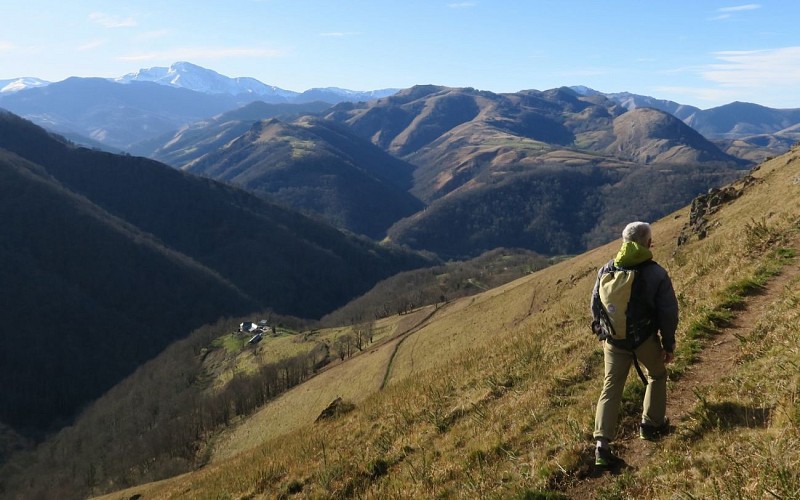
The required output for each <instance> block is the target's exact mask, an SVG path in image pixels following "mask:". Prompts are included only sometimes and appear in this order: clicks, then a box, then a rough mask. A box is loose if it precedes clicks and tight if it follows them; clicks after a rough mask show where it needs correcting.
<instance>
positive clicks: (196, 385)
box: [0, 63, 800, 498]
mask: <svg viewBox="0 0 800 500" xmlns="http://www.w3.org/2000/svg"><path fill="white" fill-rule="evenodd" d="M162 69H163V70H165V71H161V70H162ZM156 70H157V71H156ZM177 73H180V74H181V76H183V77H186V76H188V75H192V76H193V77H194V78H184V80H183V81H185V82H194V84H197V82H204V83H203V84H202V85H199V86H195V87H193V88H187V87H182V86H179V85H175V84H174V83H173V82H175V81H180V80H175V78H174V77H175V75H176V74H177ZM168 76H169V78H167V77H168ZM126 78H127V79H126ZM126 78H122V79H118V80H117V81H115V80H108V79H99V78H87V79H83V78H71V79H68V80H65V81H63V82H57V83H52V84H48V83H47V82H39V81H33V80H31V82H32V85H33V88H30V89H22V90H18V91H15V92H12V93H4V94H3V95H0V108H8V109H9V110H10V111H0V176H1V177H2V183H0V186H2V190H3V194H2V197H0V200H2V202H1V203H0V221H2V223H0V224H1V225H2V227H0V230H1V231H2V235H3V240H2V241H0V271H2V274H1V275H2V282H1V283H0V284H2V287H1V288H2V290H3V292H2V295H3V303H4V304H5V305H6V307H4V309H3V310H2V311H0V320H1V321H2V324H4V325H10V326H7V327H6V328H5V329H4V333H3V335H2V346H0V347H2V349H0V361H1V362H0V382H2V383H3V385H4V386H5V387H9V388H11V389H10V390H8V391H4V394H3V396H2V398H0V458H2V463H0V495H4V494H10V495H11V496H12V497H19V498H35V497H45V498H46V497H48V495H58V496H62V497H86V496H95V495H97V496H100V495H104V494H108V495H109V496H108V498H131V497H136V496H137V495H141V498H170V497H186V496H192V497H220V496H236V497H253V498H261V497H265V498H267V497H277V496H282V497H288V496H292V495H298V496H301V497H341V496H348V497H352V496H357V497H433V496H441V497H450V496H454V495H460V494H469V495H470V496H489V497H519V498H538V497H539V496H538V495H545V494H547V495H552V497H553V498H568V497H572V496H574V495H576V494H578V492H581V491H584V492H585V491H587V490H586V489H587V488H592V489H594V490H597V491H601V492H602V493H601V494H602V495H607V496H608V497H613V496H614V495H617V494H618V495H621V496H623V497H631V496H633V497H654V498H661V497H663V498H667V497H673V496H675V495H684V494H686V495H689V496H697V497H705V496H708V495H710V494H713V493H714V492H719V491H732V490H728V489H726V488H728V486H727V484H729V483H726V482H725V480H724V478H726V477H727V478H728V479H731V477H730V476H726V473H725V470H726V469H725V463H724V460H725V456H727V455H725V454H716V455H715V454H713V453H711V452H709V451H708V450H709V449H714V448H715V447H717V448H720V447H721V448H722V449H726V450H732V449H743V448H742V447H744V448H746V449H747V450H749V452H752V453H754V454H755V455H757V456H758V457H759V458H757V459H756V460H754V462H753V464H751V465H747V466H744V465H739V464H738V463H737V465H736V467H735V473H736V474H737V475H736V477H735V478H732V479H734V480H736V481H740V482H741V486H742V487H745V486H746V487H747V488H749V489H750V491H755V492H760V493H761V494H767V493H772V492H778V493H777V495H778V496H781V495H783V496H786V497H791V495H792V494H793V493H796V492H797V491H798V490H797V488H796V484H797V481H798V478H797V476H796V473H794V472H793V471H794V470H795V469H794V468H793V466H792V464H796V463H798V462H797V460H798V457H797V453H796V452H795V451H793V447H792V446H793V445H792V443H794V442H796V436H797V418H796V417H797V413H798V409H797V408H796V406H797V405H796V404H795V403H796V401H795V399H796V398H795V397H794V395H793V394H794V392H796V390H797V387H795V386H796V385H797V384H796V382H797V381H796V380H794V378H792V377H788V378H787V379H786V380H784V381H782V382H781V383H780V384H775V385H774V386H769V384H768V383H767V380H768V378H769V377H768V372H769V368H768V367H769V366H770V363H771V362H772V361H773V360H776V361H775V362H777V363H780V364H781V366H783V367H790V366H796V364H797V363H798V362H800V360H798V359H797V356H796V353H797V346H796V345H795V342H794V336H792V335H789V334H787V332H791V331H792V326H791V325H793V324H794V323H793V322H794V321H795V319H796V318H794V316H795V315H796V314H795V313H796V307H795V306H796V304H797V290H798V288H797V279H796V276H795V274H796V262H795V261H796V253H797V251H798V248H797V245H796V241H797V235H798V234H800V225H799V224H800V212H798V209H797V207H798V204H797V203H796V200H797V199H798V194H799V193H798V186H799V185H800V184H799V183H798V181H797V179H798V178H800V173H798V170H797V169H798V165H800V159H798V154H800V153H798V150H797V141H798V140H799V139H800V134H798V132H797V130H798V126H799V125H798V124H800V114H798V111H797V110H775V109H769V108H764V107H761V106H758V105H751V104H747V103H732V104H730V105H728V106H723V107H721V108H717V109H711V110H700V109H698V108H694V107H691V106H684V105H680V104H678V103H673V102H670V101H661V100H657V99H654V98H647V97H644V96H637V95H633V94H627V93H620V94H603V93H599V92H596V91H593V90H591V89H588V88H586V87H561V88H556V89H550V90H545V91H538V90H524V91H519V92H515V93H493V92H488V91H482V90H476V89H473V88H453V87H445V86H437V85H418V86H414V87H410V88H407V89H388V90H384V91H374V92H371V93H370V92H365V93H361V94H356V93H348V92H346V91H342V90H341V89H338V90H337V89H312V90H313V91H309V92H308V93H306V94H304V95H301V94H299V93H288V92H287V91H282V90H281V89H278V88H269V87H267V86H261V85H259V82H255V81H249V80H246V79H238V80H236V81H233V80H232V79H227V77H222V76H221V75H218V74H216V73H214V72H209V70H205V69H204V68H200V67H198V66H194V65H190V64H188V63H184V64H176V65H175V67H171V68H169V69H168V70H167V69H166V68H153V71H150V72H146V71H142V72H140V73H137V74H131V75H126ZM243 88H244V89H249V90H247V92H240V90H241V89H243ZM317 98H319V99H317ZM326 99H327V100H326ZM109 105H110V106H111V107H112V108H113V109H114V111H113V112H111V111H110V108H108V107H107V106H109ZM29 120H30V121H29ZM35 123H39V124H40V125H41V126H40V125H36V124H35ZM42 126H43V127H44V128H42ZM58 134H63V135H64V136H66V137H67V138H66V139H65V137H64V136H62V135H58ZM126 151H127V152H126ZM131 153H133V154H135V155H136V156H132V155H131ZM162 162H163V163H162ZM630 220H648V221H654V226H653V227H654V231H655V234H654V236H655V241H656V246H655V248H654V250H655V254H656V259H657V260H658V261H659V262H660V263H662V265H664V266H665V267H666V268H667V269H668V270H669V272H670V274H671V275H672V276H673V279H674V281H675V284H676V289H677V290H678V291H679V301H680V303H681V309H682V320H681V326H680V330H679V341H678V345H679V352H678V362H677V363H676V365H675V366H674V367H673V371H672V375H671V378H670V384H671V390H674V391H675V393H676V394H677V395H678V399H679V401H678V403H677V404H676V406H675V408H674V411H675V412H676V413H675V420H676V427H677V431H676V433H675V435H674V436H670V438H669V439H668V440H667V441H665V442H664V443H663V445H661V444H659V445H657V446H655V447H648V448H647V449H646V450H645V449H644V448H642V447H637V446H635V445H633V444H631V443H630V440H629V439H628V435H629V430H630V428H632V426H634V425H635V420H636V414H635V412H634V411H633V410H631V409H628V410H625V412H624V413H625V414H624V416H623V421H622V422H621V427H620V431H621V435H622V436H624V437H623V449H624V450H626V453H627V455H626V460H627V461H629V463H630V464H631V465H632V467H633V470H626V471H616V472H612V474H609V475H602V474H597V471H593V470H592V469H591V465H590V464H589V462H588V460H589V458H590V457H589V453H590V451H589V449H588V447H587V446H589V444H590V443H589V440H588V438H587V432H589V431H588V421H589V419H590V417H591V415H590V414H591V411H592V405H593V398H596V394H595V393H596V392H597V389H598V387H599V386H598V384H599V382H600V378H602V377H601V373H600V372H599V370H601V369H602V362H601V360H600V358H599V357H598V354H599V351H598V349H597V346H596V344H594V343H593V340H592V338H591V336H590V335H589V334H588V333H589V332H588V327H587V326H586V317H587V315H588V311H587V302H588V290H589V289H590V288H591V285H592V283H593V280H594V274H595V272H596V269H597V268H598V267H599V266H600V265H602V264H603V263H604V262H605V261H607V259H608V258H609V256H610V255H611V254H613V252H615V251H616V247H617V246H618V240H617V238H618V235H619V230H620V229H621V227H622V226H623V225H624V224H625V223H627V222H628V221H630ZM764 290H768V292H764V293H768V294H769V295H768V297H769V299H768V300H767V299H765V298H763V297H761V296H759V293H762V291H764ZM768 303H769V304H768ZM742 308H745V309H747V308H754V309H758V310H762V309H765V308H770V311H771V313H770V314H758V315H755V314H753V315H752V316H750V315H747V316H740V315H739V312H740V311H741V309H742ZM737 318H739V319H738V320H737ZM742 318H750V321H748V322H752V323H754V325H752V326H748V325H746V324H741V323H737V326H736V329H735V334H733V333H730V332H728V330H729V329H731V328H732V327H731V325H732V324H733V323H734V322H735V321H740V322H741V321H744V319H742ZM260 319H263V320H264V321H265V322H266V323H267V324H270V325H274V330H272V329H270V330H267V331H264V332H262V337H261V338H260V341H258V342H255V341H254V342H252V343H249V342H248V340H249V339H250V337H251V335H247V334H245V333H236V331H237V329H238V325H240V324H242V323H244V322H247V321H257V320H260ZM42 325H58V328H57V330H58V331H57V333H56V334H54V333H53V332H51V331H50V329H49V328H45V327H43V326H42ZM726 332H727V333H726ZM55 337H57V340H58V341H57V342H56V341H54V338H55ZM717 342H724V344H725V349H726V350H725V353H726V354H725V356H726V359H725V360H722V359H720V358H719V355H718V354H715V353H716V352H717V351H718V349H717V348H718V345H719V344H717ZM728 358H732V359H735V362H733V363H729V361H730V360H729V359H728ZM722 363H728V364H725V365H724V366H725V367H726V368H725V369H724V370H722V369H721V368H719V367H720V366H722ZM711 365H713V366H711ZM704 366H705V367H707V368H708V369H709V370H710V373H712V374H713V375H708V376H706V377H705V378H703V379H702V381H703V383H702V384H700V383H695V382H691V381H693V380H695V379H696V378H697V372H696V370H703V369H704ZM634 382H635V381H634V380H633V379H632V380H631V382H629V384H628V388H627V389H626V402H627V403H626V404H628V403H632V402H635V401H636V400H637V398H639V397H640V396H641V394H640V392H641V389H640V388H637V387H636V386H635V384H634ZM689 383H691V384H692V387H694V388H696V390H694V391H689V390H688V389H687V388H686V387H688V384H689ZM693 394H694V395H695V396H696V399H693V397H692V395H693ZM333 403H336V404H333ZM633 406H635V405H633ZM709 408H714V409H715V411H716V412H717V413H718V414H719V416H718V417H717V416H714V414H712V413H709ZM737 408H738V409H737ZM742 411H744V412H745V413H746V412H751V413H752V412H760V413H758V414H759V415H764V418H760V419H755V420H753V421H749V420H747V419H746V418H745V419H743V418H740V415H739V413H741V412H742ZM328 413H329V414H328ZM323 414H325V415H324V416H323ZM770 442H773V443H774V446H775V448H770V446H772V445H769V444H768V443H770ZM777 449H780V450H781V454H782V457H781V458H780V459H777V458H776V456H775V453H774V450H777ZM726 453H734V452H732V451H727V452H726ZM652 457H663V458H664V461H663V462H661V463H656V460H654V459H652ZM776 460H777V461H778V462H780V463H781V464H784V465H785V467H784V466H783V465H781V466H780V467H778V468H776V469H774V470H773V469H772V468H771V465H772V464H773V463H774V462H775V461H776ZM665 464H666V465H665ZM710 471H714V473H711V472H710ZM689 476H691V477H692V478H694V481H693V482H690V481H688V480H686V479H682V478H686V477H689ZM33 478H39V480H36V481H34V480H33ZM170 478H171V479H170ZM720 478H723V479H720ZM644 479H647V481H645V480H644ZM671 481H672V482H671ZM126 488H130V489H126ZM114 492H116V493H114ZM774 495H775V493H773V496H774ZM137 498H138V497H137Z"/></svg>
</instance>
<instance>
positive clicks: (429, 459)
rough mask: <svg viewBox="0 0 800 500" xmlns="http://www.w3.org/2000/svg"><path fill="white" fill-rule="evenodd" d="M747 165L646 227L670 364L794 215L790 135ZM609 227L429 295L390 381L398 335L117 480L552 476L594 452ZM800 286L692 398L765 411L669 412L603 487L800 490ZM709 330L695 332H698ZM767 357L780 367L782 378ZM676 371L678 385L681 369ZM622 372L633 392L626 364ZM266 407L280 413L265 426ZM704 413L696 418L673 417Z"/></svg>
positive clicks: (235, 486)
mask: <svg viewBox="0 0 800 500" xmlns="http://www.w3.org/2000/svg"><path fill="white" fill-rule="evenodd" d="M754 176H755V177H756V178H758V179H760V180H759V181H758V182H756V183H754V184H752V185H751V186H749V187H748V188H747V189H746V191H745V194H744V195H743V196H742V197H740V198H738V199H736V200H735V201H733V202H732V203H730V204H728V205H726V206H724V207H723V208H722V209H721V210H719V211H718V212H716V213H714V214H713V215H711V216H710V217H709V222H710V227H712V229H711V230H710V232H709V235H708V237H706V238H705V239H703V240H700V241H698V240H697V238H696V237H695V238H692V239H690V241H689V243H687V244H686V245H684V246H681V247H676V243H675V242H676V240H677V238H678V235H679V233H680V231H681V228H682V226H683V225H684V224H685V223H686V222H687V220H688V218H689V210H688V208H686V209H683V210H680V211H678V212H676V213H675V214H673V215H671V216H668V217H666V218H664V219H663V220H661V221H659V222H658V223H657V224H656V225H655V227H654V240H655V249H654V253H655V256H656V260H658V261H659V262H661V263H662V265H664V266H665V267H667V268H668V270H669V271H670V273H671V275H672V276H673V281H674V283H675V288H676V290H677V291H678V294H679V300H680V303H681V306H682V316H681V325H680V327H679V332H678V345H679V353H678V354H679V359H678V363H677V364H676V366H677V367H685V366H688V365H690V364H691V363H692V362H693V361H692V359H693V353H692V352H691V351H690V350H689V349H688V348H687V347H688V346H691V345H692V344H693V343H694V342H693V341H692V339H693V338H695V337H698V335H697V331H698V328H697V326H698V325H701V324H703V323H704V322H707V321H708V319H709V317H712V316H713V315H712V314H711V312H713V311H720V310H722V311H723V312H724V311H725V307H723V306H724V304H725V303H726V302H727V301H728V300H729V298H730V297H729V296H730V294H731V291H730V290H731V289H730V286H731V285H732V284H734V283H737V282H741V281H743V280H747V279H749V278H751V277H752V276H754V275H756V274H758V273H759V268H760V267H763V266H764V265H766V264H774V262H776V257H775V255H774V253H773V252H772V251H771V250H772V249H773V248H775V247H782V246H788V245H789V242H788V240H786V241H784V240H782V239H781V238H780V235H781V234H782V233H783V232H789V233H794V234H796V233H797V232H798V230H800V204H799V203H798V199H800V151H798V150H797V149H795V150H794V151H792V152H790V153H788V154H787V155H784V156H782V157H779V158H776V159H775V160H772V161H770V162H767V163H765V164H764V165H762V167H761V168H760V169H759V170H758V171H756V172H755V173H754ZM617 245H618V242H614V243H611V244H609V245H606V246H604V247H600V248H598V249H595V250H593V251H591V252H588V253H586V254H583V255H580V256H578V257H576V258H574V259H571V260H569V261H565V262H563V263H560V264H558V265H555V266H552V267H550V268H547V269H545V270H542V271H540V272H537V273H535V274H533V275H531V276H529V277H525V278H522V279H520V280H517V281H516V282H514V283H511V284H509V285H506V286H503V287H500V288H498V289H495V290H491V291H489V292H486V293H484V294H482V295H480V296H476V297H470V298H466V299H462V300H459V301H455V302H453V303H451V304H449V305H447V306H446V307H444V308H442V309H441V310H439V311H437V312H436V314H434V315H433V316H432V318H431V320H430V322H429V324H428V325H427V326H425V327H423V328H422V329H420V330H418V331H416V332H415V333H409V334H408V335H407V336H405V337H403V338H402V339H403V341H402V343H401V344H400V346H399V347H398V350H397V354H396V355H395V356H394V361H393V363H392V367H391V372H390V375H391V376H390V378H389V382H390V383H389V384H388V386H387V387H386V388H385V389H384V390H382V391H378V392H374V391H377V388H378V387H379V383H378V380H377V378H378V377H382V376H383V374H385V370H383V369H382V367H383V368H385V364H382V363H384V360H387V359H389V357H390V353H389V352H390V350H391V349H393V345H392V344H386V345H384V346H382V347H376V348H375V349H374V352H367V353H366V354H362V355H360V356H356V357H354V358H352V359H351V360H350V361H348V362H345V363H342V364H341V365H338V367H335V368H332V369H330V370H327V371H326V372H324V373H323V374H322V375H319V376H317V377H316V378H314V379H312V380H311V381H309V382H307V383H306V384H303V385H302V386H300V387H298V388H295V389H294V390H292V391H290V392H289V393H287V394H286V395H284V397H282V398H280V399H279V400H278V401H276V402H275V403H272V404H270V405H268V406H267V407H265V408H264V409H263V410H262V412H261V413H259V414H256V415H255V416H254V417H252V419H251V420H250V421H248V422H245V423H244V424H243V425H241V426H240V427H239V428H237V429H232V430H231V434H230V436H229V437H228V438H227V439H226V440H223V441H222V445H221V446H220V448H219V449H218V455H217V457H218V459H219V460H217V461H216V462H214V463H212V464H211V465H209V466H207V467H205V468H204V469H202V470H199V471H197V472H196V473H194V474H191V475H186V476H181V477H179V478H175V479H174V480H172V481H166V482H162V483H159V484H153V485H145V486H142V487H139V488H134V489H131V490H128V491H127V492H125V493H124V494H126V495H130V494H133V493H144V494H145V498H155V497H158V498H161V497H172V496H174V497H180V496H186V495H191V496H196V497H203V498H206V497H227V496H232V497H240V496H254V497H260V496H266V497H273V496H276V495H278V494H281V493H287V494H289V493H300V494H301V495H302V496H304V497H306V496H307V497H315V496H323V497H326V496H342V495H345V496H349V495H357V496H365V497H432V496H444V497H448V496H458V495H466V496H481V495H492V496H502V497H508V496H524V495H525V494H529V493H531V492H534V491H540V490H561V491H564V490H565V489H566V488H568V487H569V484H570V483H571V482H572V481H573V480H574V479H575V478H576V477H579V476H580V475H581V469H582V467H584V466H585V462H586V460H587V457H588V454H589V452H590V446H591V445H590V439H589V437H590V432H591V427H592V419H593V410H594V404H595V401H596V398H597V394H598V393H599V388H600V384H601V372H602V362H601V358H600V356H599V354H600V351H599V348H598V345H597V344H596V342H595V341H594V340H593V339H592V337H591V335H590V334H589V332H588V326H587V322H588V319H587V315H588V312H587V300H588V295H589V291H590V289H591V286H592V282H593V279H594V269H596V268H597V267H598V266H600V265H601V264H602V263H603V262H605V261H606V260H607V259H608V258H609V257H610V256H611V255H613V253H614V252H615V250H616V247H617ZM799 290H800V285H798V283H797V281H793V282H791V285H790V286H788V287H786V289H785V290H784V291H783V292H782V295H781V298H780V300H779V301H778V302H777V303H776V304H775V305H774V308H773V310H772V312H771V314H769V315H767V316H765V317H764V320H763V321H762V322H761V323H759V325H758V326H757V327H756V329H754V330H753V335H752V336H751V337H750V338H743V339H742V340H741V342H742V345H741V348H740V352H741V354H740V357H741V360H740V363H739V364H737V365H736V370H735V372H734V373H731V374H730V375H729V376H728V377H726V378H725V379H723V380H721V381H718V383H717V384H715V385H716V388H714V389H713V390H709V392H708V394H707V395H706V396H704V398H705V399H699V400H698V409H697V411H698V413H697V415H702V414H703V412H702V410H703V409H704V408H724V407H725V404H726V403H730V402H731V400H733V401H738V402H739V403H740V404H745V403H746V406H745V407H747V408H761V407H763V408H768V409H769V412H768V414H769V415H770V417H769V418H767V419H762V420H754V421H753V423H748V421H744V422H743V423H741V424H740V425H734V426H730V425H723V424H722V423H721V421H720V420H714V419H713V418H710V417H709V418H706V419H702V418H699V417H695V418H689V419H687V420H685V421H677V420H678V419H676V418H673V420H674V421H675V423H676V424H677V425H678V430H679V432H678V433H677V435H678V436H681V435H691V436H694V437H692V438H691V439H690V438H680V437H676V438H675V439H673V440H670V441H669V442H667V443H665V444H664V447H663V449H661V450H660V451H659V452H658V453H656V454H655V455H654V458H653V459H651V460H650V461H646V463H645V465H644V466H642V467H641V468H640V469H639V470H638V471H636V472H629V473H626V474H623V475H622V476H621V477H620V478H618V480H617V481H615V482H614V483H613V484H612V485H611V487H610V488H611V489H607V490H603V491H599V492H598V494H599V495H600V496H604V495H605V496H607V497H609V498H610V497H643V496H646V497H660V498H670V497H673V496H675V495H678V494H680V495H687V496H688V495H689V494H691V495H694V496H696V497H709V496H715V495H716V496H728V493H730V494H731V495H733V494H735V492H736V491H749V492H751V493H753V494H756V496H761V495H763V494H766V492H767V491H773V492H775V493H776V494H778V495H783V496H784V497H791V495H792V494H797V492H798V482H800V478H798V475H797V474H798V473H797V470H798V468H797V467H796V465H797V464H798V463H800V455H798V449H800V447H798V446H797V445H798V439H799V436H800V403H798V401H800V398H799V397H798V393H800V379H799V378H798V377H797V375H796V373H797V370H796V367H797V366H798V364H800V345H798V339H797V335H796V333H795V330H796V327H795V326H793V325H796V324H797V310H798V307H797V305H798V304H799V303H800V291H799ZM404 319H405V318H404ZM399 340H400V339H398V341H399ZM704 341H705V340H703V339H702V336H700V338H699V339H698V340H697V341H696V342H698V343H699V344H700V345H702V343H703V342H704ZM699 366H700V365H699ZM775 366H779V367H782V373H784V374H788V376H785V377H780V378H779V380H778V382H779V383H776V378H775V376H774V373H773V372H774V369H775V368H774V367H775ZM792 367H794V369H793V368H792ZM792 374H794V375H792ZM677 375H679V373H678V374H676V376H674V377H673V379H674V380H673V382H672V383H671V384H672V387H673V390H674V389H675V387H678V386H679V384H680V383H681V381H680V378H679V377H678V376H677ZM631 377H632V378H631V379H630V380H631V384H630V388H631V392H632V393H634V394H635V392H636V391H635V390H634V389H635V388H636V384H638V382H636V381H635V380H634V378H633V377H635V374H634V375H632V376H631ZM334 381H335V382H334ZM371 391H373V393H372V394H370V392H371ZM336 395H340V396H342V397H344V398H345V399H350V400H351V401H354V402H356V404H357V406H356V409H355V411H352V412H350V413H348V414H346V415H344V416H340V417H339V418H337V419H334V420H331V421H328V422H324V423H319V424H311V423H310V422H311V421H313V419H314V418H316V416H317V415H318V414H319V411H320V410H321V409H322V408H324V406H325V405H326V404H327V403H328V402H330V400H332V399H333V397H335V396H336ZM630 400H631V402H632V403H633V404H632V405H631V407H632V408H633V409H632V410H627V411H624V412H623V419H622V422H621V432H622V433H623V434H625V433H628V432H630V429H631V428H632V427H633V424H635V422H636V419H637V412H638V409H637V406H638V403H637V399H636V398H635V397H631V398H630ZM706 414H708V412H706ZM270 422H279V424H278V425H280V427H278V428H275V429H273V430H271V431H270V430H268V429H269V426H270ZM256 428H260V429H262V432H259V433H256V432H253V429H256ZM698 428H699V429H701V430H702V432H701V433H699V434H698V433H697V432H683V431H692V430H693V429H694V430H696V429H698ZM265 429H266V430H265ZM698 435H699V437H698ZM226 457H231V458H226ZM745 457H747V460H746V461H744V460H740V459H743V458H745ZM121 495H122V493H118V494H116V495H111V498H119V497H120V496H121Z"/></svg>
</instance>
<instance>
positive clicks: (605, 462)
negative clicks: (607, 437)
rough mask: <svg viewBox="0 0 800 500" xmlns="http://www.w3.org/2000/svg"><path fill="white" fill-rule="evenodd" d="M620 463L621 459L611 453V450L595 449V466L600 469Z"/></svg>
mask: <svg viewBox="0 0 800 500" xmlns="http://www.w3.org/2000/svg"><path fill="white" fill-rule="evenodd" d="M618 462H619V457H617V456H616V455H614V454H613V453H611V448H600V447H598V448H595V449H594V464H595V465H597V466H598V467H611V466H612V465H615V464H616V463H618Z"/></svg>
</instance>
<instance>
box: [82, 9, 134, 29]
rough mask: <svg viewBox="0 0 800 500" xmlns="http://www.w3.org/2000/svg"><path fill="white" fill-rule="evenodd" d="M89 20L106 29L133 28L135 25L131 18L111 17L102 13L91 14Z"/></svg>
mask: <svg viewBox="0 0 800 500" xmlns="http://www.w3.org/2000/svg"><path fill="white" fill-rule="evenodd" d="M89 20H90V21H92V22H94V23H97V24H99V25H100V26H104V27H106V28H133V27H134V26H136V25H137V23H136V19H134V18H132V17H119V16H112V15H109V14H105V13H103V12H92V13H91V14H89Z"/></svg>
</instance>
